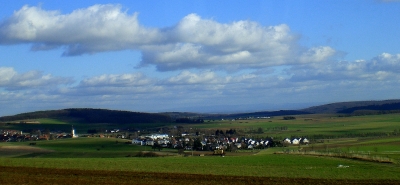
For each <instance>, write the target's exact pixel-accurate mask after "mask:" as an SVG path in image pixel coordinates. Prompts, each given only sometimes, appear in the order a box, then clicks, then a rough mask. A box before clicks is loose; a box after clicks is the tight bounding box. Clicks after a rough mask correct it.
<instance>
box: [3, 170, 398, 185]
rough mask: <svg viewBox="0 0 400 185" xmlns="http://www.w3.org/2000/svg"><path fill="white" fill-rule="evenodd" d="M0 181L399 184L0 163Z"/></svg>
mask: <svg viewBox="0 0 400 185" xmlns="http://www.w3.org/2000/svg"><path fill="white" fill-rule="evenodd" d="M0 184H2V185H6V184H13V185H14V184H41V185H44V184H62V185H65V184H130V185H131V184H145V185H149V184H163V185H168V184H174V185H176V184H185V185H190V184H195V185H201V184H218V185H221V184H229V185H235V184H292V185H295V184H323V185H326V184H400V181H395V180H368V179H367V180H345V179H335V180H330V179H310V178H277V177H248V176H221V175H198V174H180V173H151V172H126V171H106V170H71V169H50V168H32V167H4V166H0Z"/></svg>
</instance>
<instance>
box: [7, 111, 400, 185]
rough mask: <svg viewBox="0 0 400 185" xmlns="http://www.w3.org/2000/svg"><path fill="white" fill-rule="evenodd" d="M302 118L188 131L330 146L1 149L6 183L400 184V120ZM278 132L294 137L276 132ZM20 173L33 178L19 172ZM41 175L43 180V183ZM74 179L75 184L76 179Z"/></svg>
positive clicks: (101, 143)
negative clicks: (317, 138) (220, 152)
mask: <svg viewBox="0 0 400 185" xmlns="http://www.w3.org/2000/svg"><path fill="white" fill-rule="evenodd" d="M296 118H297V119H295V120H283V119H282V118H281V117H275V118H271V119H263V120H261V119H260V120H235V121H232V120H223V121H222V120H219V121H215V120H214V121H212V120H211V121H210V122H205V123H203V124H192V125H185V127H190V128H193V129H196V128H197V129H224V130H225V129H226V130H228V129H232V128H234V129H237V130H245V131H249V130H256V129H257V128H262V129H263V131H264V133H253V134H252V135H253V136H259V137H262V136H273V137H281V138H283V137H290V136H292V135H300V136H301V135H323V136H327V138H325V139H323V142H318V143H311V144H309V145H298V146H289V147H274V148H268V149H263V150H250V151H247V150H246V151H240V152H239V153H242V154H243V155H238V154H237V153H229V152H228V153H227V154H226V155H225V157H220V156H211V155H205V156H196V153H195V155H194V156H192V155H191V152H188V151H187V152H186V155H178V152H177V150H174V149H163V150H161V151H160V152H158V151H157V153H159V154H162V155H160V156H159V157H134V156H135V155H136V154H137V153H139V152H146V151H147V152H151V151H153V150H152V149H151V148H150V147H149V146H146V147H144V146H135V145H131V144H126V142H129V141H130V140H126V139H116V138H93V137H89V138H82V137H81V138H70V139H60V140H48V141H46V140H44V141H37V142H36V145H35V146H34V147H33V146H27V145H28V143H27V142H14V143H11V142H7V143H0V156H1V157H0V164H1V165H0V168H1V169H2V170H1V172H0V177H1V178H0V179H1V180H0V183H1V184H10V183H7V182H8V180H11V178H12V179H14V180H15V179H19V180H20V182H22V183H24V182H25V181H24V179H25V178H31V179H32V178H33V179H36V181H37V183H41V184H46V182H47V184H50V183H48V182H53V184H76V183H78V184H85V183H87V182H103V183H106V184H114V183H118V184H125V183H126V182H136V183H135V184H146V183H150V184H182V183H185V184H211V183H220V184H249V183H250V184H251V183H252V184H338V183H339V184H366V183H369V184H400V175H398V174H400V164H399V161H400V136H398V135H396V133H395V130H396V129H399V128H400V125H399V124H398V123H399V121H400V115H399V114H389V115H372V116H357V117H337V116H336V117H335V116H332V115H306V116H297V117H296ZM46 121H47V122H46V124H52V121H57V120H46ZM54 124H65V123H59V122H56V123H54ZM277 127H287V129H286V130H276V129H272V128H277ZM348 133H354V134H363V133H382V134H384V133H387V136H379V137H377V136H373V137H346V136H347V134H348ZM13 147H14V148H18V147H19V149H16V150H14V151H13V152H10V151H11V150H8V149H10V148H13ZM34 148H35V149H41V150H33V149H34ZM30 150H31V152H29V151H30ZM5 151H7V152H5ZM154 152H155V151H154ZM312 152H314V153H313V154H315V152H319V153H321V154H322V153H325V154H329V153H342V154H357V155H365V156H367V157H368V156H370V157H382V158H389V159H390V160H391V162H390V163H380V162H373V161H368V160H360V159H354V158H341V157H334V156H333V155H311V153H312ZM210 154H211V152H210ZM6 169H7V170H6ZM18 169H19V170H18ZM21 169H25V170H26V171H25V172H24V173H17V172H16V171H19V172H20V171H21ZM50 171H52V173H50ZM38 172H40V174H41V178H36V176H35V174H37V173H38ZM74 173H75V174H76V175H75V176H74V175H71V174H74ZM98 174H102V175H98ZM110 174H114V175H110ZM56 177H59V178H56ZM105 177H107V178H105ZM140 179H141V180H140ZM52 180H53V181H52ZM58 180H61V181H58ZM107 182H108V183H107ZM266 182H268V183H266Z"/></svg>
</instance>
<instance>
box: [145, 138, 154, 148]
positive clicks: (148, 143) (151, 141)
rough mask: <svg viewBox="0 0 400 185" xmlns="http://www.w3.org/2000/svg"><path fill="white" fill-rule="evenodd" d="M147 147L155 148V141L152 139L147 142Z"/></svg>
mask: <svg viewBox="0 0 400 185" xmlns="http://www.w3.org/2000/svg"><path fill="white" fill-rule="evenodd" d="M146 145H148V146H153V145H154V140H151V139H148V140H146Z"/></svg>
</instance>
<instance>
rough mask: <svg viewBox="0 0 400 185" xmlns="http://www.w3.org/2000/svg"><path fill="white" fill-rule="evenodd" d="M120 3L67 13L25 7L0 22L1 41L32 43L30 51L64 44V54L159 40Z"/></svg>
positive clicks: (157, 36)
mask: <svg viewBox="0 0 400 185" xmlns="http://www.w3.org/2000/svg"><path fill="white" fill-rule="evenodd" d="M121 8H122V7H121V6H120V5H110V4H108V5H93V6H91V7H88V8H86V9H78V10H75V11H73V12H72V13H70V14H61V12H59V11H46V10H43V9H41V8H40V7H31V6H24V7H22V8H21V9H20V10H18V11H15V12H14V14H13V15H12V16H11V17H10V18H8V19H6V20H5V21H3V22H2V23H1V25H0V38H1V39H0V43H5V44H7V43H8V44H12V43H33V44H35V45H34V46H33V47H32V49H33V50H46V49H52V48H55V47H60V46H66V51H65V53H64V55H80V54H84V53H95V52H102V51H110V50H123V49H132V48H136V47H137V46H138V45H143V44H149V43H153V44H154V43H156V42H157V41H158V40H160V39H161V37H160V35H159V33H158V31H157V30H156V29H148V28H144V27H142V26H140V25H139V22H138V20H137V14H136V13H135V14H133V15H128V14H127V13H126V12H123V11H122V10H121Z"/></svg>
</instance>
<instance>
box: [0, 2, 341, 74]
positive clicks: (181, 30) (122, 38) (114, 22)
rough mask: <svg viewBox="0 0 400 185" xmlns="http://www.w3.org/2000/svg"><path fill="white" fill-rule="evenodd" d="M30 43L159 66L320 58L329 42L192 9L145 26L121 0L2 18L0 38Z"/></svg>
mask: <svg viewBox="0 0 400 185" xmlns="http://www.w3.org/2000/svg"><path fill="white" fill-rule="evenodd" d="M19 43H28V44H32V48H31V49H32V50H33V51H37V50H49V49H55V48H63V49H65V51H64V53H63V55H66V56H71V55H82V54H92V53H97V52H106V51H118V50H126V49H130V50H139V51H141V52H142V61H141V66H145V65H155V66H156V67H157V69H158V70H160V71H168V70H179V69H193V68H209V69H210V68H213V69H223V70H240V69H244V68H260V67H263V68H264V67H270V66H280V65H288V64H290V65H295V64H299V63H313V62H321V61H325V60H327V59H329V58H330V57H332V56H334V55H335V53H336V51H335V50H334V49H333V48H330V47H328V46H319V47H318V46H317V47H313V48H304V47H302V46H300V45H299V43H298V36H296V35H295V34H293V33H291V31H290V28H289V26H288V25H285V24H280V25H275V26H263V25H260V24H259V23H257V22H253V21H249V20H242V21H236V22H231V23H220V22H217V21H215V20H212V19H203V18H201V17H200V16H199V15H196V14H189V15H187V16H185V17H183V18H182V20H181V21H179V22H178V23H177V24H176V25H174V26H172V27H168V28H146V27H145V26H143V25H141V24H140V23H139V20H138V14H137V13H134V14H132V15H131V14H128V13H127V11H125V10H123V9H122V7H121V6H120V5H113V4H106V5H93V6H90V7H88V8H84V9H77V10H74V11H72V12H71V13H68V14H62V13H61V12H60V11H48V10H43V9H42V8H41V7H33V6H24V7H22V8H21V9H20V10H18V11H15V12H14V14H13V15H12V16H10V17H9V18H7V19H5V20H3V21H2V22H1V23H0V44H19Z"/></svg>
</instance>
